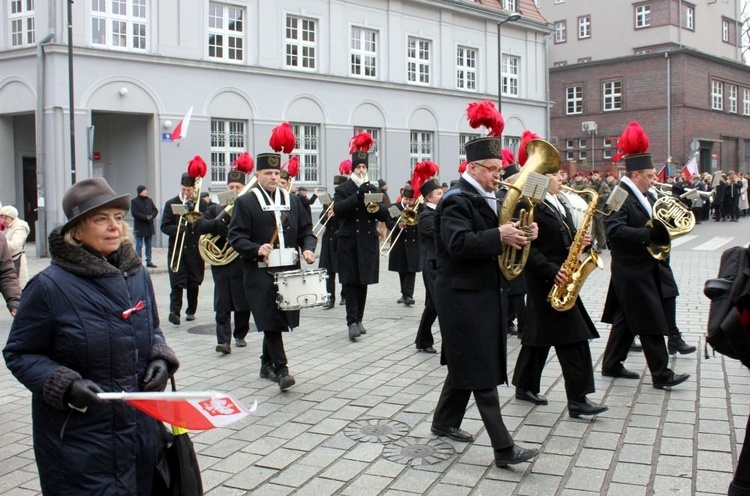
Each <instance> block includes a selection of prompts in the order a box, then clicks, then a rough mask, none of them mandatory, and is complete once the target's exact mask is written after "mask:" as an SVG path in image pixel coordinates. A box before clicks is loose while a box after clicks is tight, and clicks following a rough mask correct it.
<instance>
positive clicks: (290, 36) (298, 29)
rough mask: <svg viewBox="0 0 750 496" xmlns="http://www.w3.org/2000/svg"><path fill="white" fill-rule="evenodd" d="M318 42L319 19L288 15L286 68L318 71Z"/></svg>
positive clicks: (285, 35) (285, 45)
mask: <svg viewBox="0 0 750 496" xmlns="http://www.w3.org/2000/svg"><path fill="white" fill-rule="evenodd" d="M317 40H318V20H317V19H313V18H311V17H304V16H299V15H292V14H287V15H286V18H285V20H284V67H286V68H287V69H296V70H299V71H307V72H316V71H317V70H318V41H317ZM301 167H302V162H301V161H300V168H301Z"/></svg>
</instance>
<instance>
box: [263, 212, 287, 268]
mask: <svg viewBox="0 0 750 496" xmlns="http://www.w3.org/2000/svg"><path fill="white" fill-rule="evenodd" d="M285 220H286V214H284V215H282V216H281V224H284V221H285ZM278 237H279V226H276V230H275V231H274V232H273V236H271V241H269V242H268V244H270V245H271V249H273V245H274V244H276V239H278ZM265 258H266V259H268V256H266V257H265Z"/></svg>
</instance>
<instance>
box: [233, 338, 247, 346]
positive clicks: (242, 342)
mask: <svg viewBox="0 0 750 496" xmlns="http://www.w3.org/2000/svg"><path fill="white" fill-rule="evenodd" d="M234 342H235V344H237V348H244V347H245V346H247V341H245V339H244V338H235V339H234Z"/></svg>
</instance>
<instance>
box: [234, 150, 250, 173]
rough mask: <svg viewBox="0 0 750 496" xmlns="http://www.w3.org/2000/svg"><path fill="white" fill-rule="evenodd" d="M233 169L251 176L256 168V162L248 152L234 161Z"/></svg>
mask: <svg viewBox="0 0 750 496" xmlns="http://www.w3.org/2000/svg"><path fill="white" fill-rule="evenodd" d="M232 167H233V168H234V169H235V170H238V171H240V172H244V173H245V174H250V173H251V172H252V171H253V169H254V168H255V161H254V160H253V157H252V156H251V155H250V154H249V153H248V152H242V153H241V154H240V156H239V157H237V158H236V159H234V162H232Z"/></svg>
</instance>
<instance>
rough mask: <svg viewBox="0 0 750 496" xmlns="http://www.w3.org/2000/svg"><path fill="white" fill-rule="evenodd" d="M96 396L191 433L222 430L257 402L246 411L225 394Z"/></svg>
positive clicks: (187, 393)
mask: <svg viewBox="0 0 750 496" xmlns="http://www.w3.org/2000/svg"><path fill="white" fill-rule="evenodd" d="M98 396H99V398H101V399H103V400H123V401H125V402H127V403H129V404H130V405H132V406H134V407H135V408H137V409H139V410H141V411H142V412H144V413H146V414H147V415H149V416H151V417H153V418H155V419H157V420H161V421H162V422H167V423H168V424H171V425H172V426H173V427H174V426H177V427H182V428H184V429H190V430H193V431H204V430H207V429H214V428H216V427H225V426H227V425H229V424H232V423H234V422H237V421H238V420H242V419H243V418H245V417H247V416H248V415H249V414H250V413H252V412H254V411H255V410H256V409H257V408H258V402H257V401H256V402H255V403H253V406H252V407H250V409H249V410H248V409H246V408H245V407H244V406H242V404H241V403H240V402H239V401H237V400H236V399H234V398H232V397H231V396H229V395H228V394H224V393H217V392H216V391H202V392H187V391H169V392H166V391H165V392H163V393H161V392H153V393H98Z"/></svg>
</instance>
